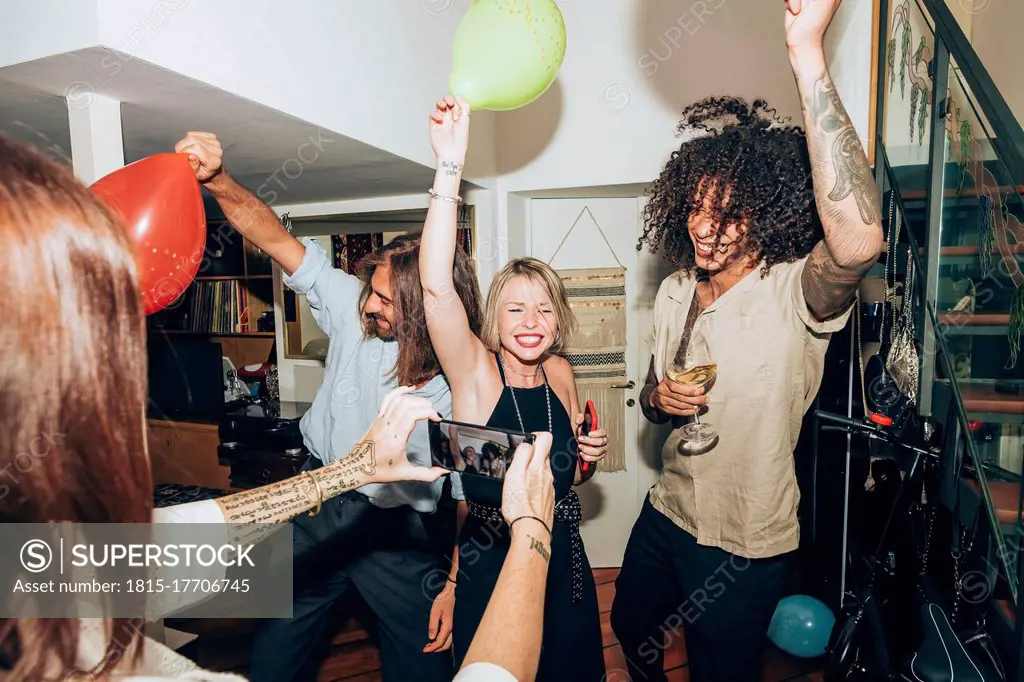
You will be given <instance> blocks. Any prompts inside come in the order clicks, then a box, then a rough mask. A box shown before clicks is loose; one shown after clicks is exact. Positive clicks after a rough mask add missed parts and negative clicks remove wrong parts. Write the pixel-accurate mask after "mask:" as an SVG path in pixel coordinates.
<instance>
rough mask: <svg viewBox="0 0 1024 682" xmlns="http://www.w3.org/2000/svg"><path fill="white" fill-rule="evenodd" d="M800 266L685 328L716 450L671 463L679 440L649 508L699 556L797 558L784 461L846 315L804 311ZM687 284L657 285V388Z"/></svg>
mask: <svg viewBox="0 0 1024 682" xmlns="http://www.w3.org/2000/svg"><path fill="white" fill-rule="evenodd" d="M806 261H807V259H806V258H803V259H801V260H799V261H796V262H795V263H783V264H779V265H775V266H773V267H772V268H771V270H770V271H769V272H768V275H767V276H766V277H764V278H762V277H761V267H760V266H759V267H757V268H756V269H755V270H753V271H752V272H751V273H750V274H748V275H747V276H746V277H745V278H744V279H742V280H740V281H739V282H738V283H736V284H735V285H734V286H733V287H732V288H731V289H729V290H728V291H726V292H725V294H723V295H722V296H721V297H719V298H718V300H716V301H715V302H714V303H712V304H711V305H710V306H709V307H708V308H707V309H706V310H705V311H703V312H702V313H701V314H700V316H699V317H698V318H697V319H696V321H695V322H694V330H696V329H702V330H703V333H704V334H705V337H706V338H707V339H708V341H709V345H710V348H711V354H712V355H713V356H714V359H715V361H716V362H717V363H718V377H717V379H716V380H715V383H714V385H713V386H712V387H711V389H710V390H709V391H708V398H709V404H708V411H707V413H706V414H704V415H702V419H704V420H705V421H707V422H709V423H711V424H713V425H714V426H715V427H716V428H717V429H718V433H719V442H718V445H716V446H715V448H714V449H713V450H711V451H710V452H707V453H704V454H701V455H681V454H679V452H678V449H677V448H678V445H679V430H678V429H676V430H674V431H673V432H672V434H671V435H670V436H669V438H668V440H667V441H666V442H665V445H664V447H663V448H662V461H663V469H662V474H661V477H660V478H659V479H658V482H657V484H655V486H654V488H653V489H652V490H651V503H652V504H653V505H654V507H655V508H656V509H657V510H658V511H660V512H661V513H662V514H664V515H665V516H667V517H668V518H669V519H671V520H672V521H673V522H674V523H675V524H676V525H678V526H679V527H681V528H683V529H684V530H686V531H687V532H688V533H690V534H691V535H693V536H695V537H696V538H697V542H698V544H701V545H709V546H712V547H720V548H721V549H724V550H726V551H728V552H731V553H733V554H737V555H739V556H743V557H748V558H752V559H755V558H763V557H771V556H776V555H778V554H783V553H785V552H789V551H792V550H794V549H796V548H797V545H798V544H799V540H800V526H799V524H798V522H797V516H796V511H797V503H798V502H799V500H800V491H799V489H798V488H797V483H796V472H795V469H794V464H793V450H794V449H795V447H796V443H797V438H798V437H799V435H800V426H801V423H802V421H803V415H804V413H805V412H806V411H807V409H808V408H809V407H810V405H811V402H812V401H813V400H814V396H815V395H816V394H817V392H818V388H819V386H820V384H821V376H822V372H823V369H824V363H825V351H826V349H827V348H828V342H829V338H830V336H831V333H832V332H835V331H839V330H840V329H842V328H843V327H844V326H845V325H846V321H847V319H848V318H849V316H850V311H851V310H852V306H851V308H850V309H849V310H846V311H845V312H844V313H843V314H842V315H840V316H838V317H835V318H833V319H830V320H827V321H825V322H819V321H818V320H816V319H815V318H814V316H813V315H812V314H811V312H810V310H809V309H808V308H807V302H806V301H805V300H804V294H803V288H802V287H801V284H800V278H801V274H802V272H803V269H804V264H805V263H806ZM695 283H696V280H695V279H694V278H693V277H692V276H691V275H688V274H687V273H686V272H684V271H679V272H676V273H674V274H672V275H670V276H669V277H668V278H666V279H665V281H663V282H662V284H661V288H660V289H659V290H658V296H657V298H656V299H655V303H654V326H653V330H652V332H651V336H650V337H649V339H648V342H649V344H650V348H651V353H652V355H653V358H654V372H655V374H656V376H657V378H658V380H659V381H660V380H661V379H662V378H663V377H664V376H665V367H666V366H667V364H668V363H669V362H670V361H671V359H672V358H673V357H674V356H675V354H676V350H677V349H678V347H679V340H680V337H681V336H682V333H683V328H684V326H685V324H686V317H687V313H688V311H689V308H690V303H691V301H692V297H693V295H694V290H695V287H694V285H695Z"/></svg>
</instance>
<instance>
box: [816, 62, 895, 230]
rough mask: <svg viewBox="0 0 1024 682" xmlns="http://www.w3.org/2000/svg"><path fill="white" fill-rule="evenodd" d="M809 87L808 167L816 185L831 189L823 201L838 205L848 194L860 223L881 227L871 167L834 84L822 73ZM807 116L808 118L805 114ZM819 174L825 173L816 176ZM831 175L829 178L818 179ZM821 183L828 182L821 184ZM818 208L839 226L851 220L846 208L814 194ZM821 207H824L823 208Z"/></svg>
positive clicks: (851, 217)
mask: <svg viewBox="0 0 1024 682" xmlns="http://www.w3.org/2000/svg"><path fill="white" fill-rule="evenodd" d="M810 87H811V92H810V93H809V95H810V100H811V104H812V106H811V111H810V112H806V106H805V118H809V119H813V122H812V121H807V128H808V130H807V132H808V143H809V144H810V146H811V164H812V172H813V173H814V180H815V185H819V184H824V185H825V186H827V187H830V188H831V189H830V191H829V192H828V194H827V195H825V196H826V198H827V199H828V202H833V203H834V204H838V203H839V202H842V201H843V200H844V199H846V198H847V197H849V196H850V195H851V194H852V195H853V197H854V201H855V202H856V205H857V210H858V213H859V214H860V219H861V222H862V223H863V224H864V225H880V224H881V216H882V213H881V207H880V206H879V202H878V193H877V190H876V189H875V182H874V178H873V177H872V175H871V168H870V166H868V159H867V156H866V155H865V154H864V148H863V146H861V143H860V138H858V137H857V131H856V129H854V127H853V123H852V122H851V121H850V117H849V116H848V115H847V113H846V109H845V108H844V107H843V102H842V100H840V99H839V92H838V91H837V90H836V86H835V83H833V82H832V79H831V78H829V76H828V74H825V75H823V76H821V77H819V78H817V79H816V80H815V81H814V83H813V85H811V86H810ZM807 113H809V114H810V116H808V115H807ZM819 171H825V172H824V173H819ZM823 175H825V176H831V178H826V177H821V176H823ZM821 180H828V181H827V182H825V183H821V182H819V181H821ZM816 198H818V205H819V207H821V208H823V209H824V210H822V211H821V212H822V214H823V217H824V215H825V214H831V215H832V216H833V217H834V218H837V219H839V222H840V224H841V223H844V222H849V221H851V220H852V219H853V218H854V216H852V215H850V211H849V208H848V207H840V206H837V205H831V206H830V205H829V204H828V203H827V202H823V201H822V198H821V196H820V195H819V194H818V193H817V192H816ZM823 204H824V205H823Z"/></svg>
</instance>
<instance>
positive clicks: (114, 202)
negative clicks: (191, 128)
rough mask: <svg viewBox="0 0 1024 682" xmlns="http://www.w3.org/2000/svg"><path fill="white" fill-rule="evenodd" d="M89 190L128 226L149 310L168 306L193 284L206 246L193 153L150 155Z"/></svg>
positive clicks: (109, 176) (204, 221)
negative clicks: (191, 164)
mask: <svg viewBox="0 0 1024 682" xmlns="http://www.w3.org/2000/svg"><path fill="white" fill-rule="evenodd" d="M90 189H91V190H92V192H93V193H94V194H95V195H96V196H97V197H99V198H100V200H101V201H103V203H105V204H106V205H107V206H108V207H109V208H110V209H111V210H113V211H114V212H115V213H117V214H118V215H119V216H121V220H123V221H124V224H125V226H126V227H127V228H128V234H129V236H130V237H131V240H132V243H134V245H135V265H136V268H137V269H138V271H139V288H140V289H142V301H143V304H144V306H145V310H146V314H147V315H152V314H153V313H155V312H158V311H160V310H163V309H164V308H166V307H167V306H169V305H170V304H171V303H173V302H174V301H175V300H177V298H178V297H179V296H181V294H182V292H183V291H185V289H187V288H188V286H189V284H191V283H192V280H193V278H195V276H196V272H198V270H199V263H200V262H201V261H202V259H203V249H204V247H205V246H206V212H205V210H204V209H203V196H202V192H201V191H200V190H199V182H198V181H197V180H196V176H195V174H194V173H193V172H192V167H191V166H190V165H189V162H188V155H187V154H156V155H155V156H150V157H148V158H145V159H142V160H141V161H136V162H135V163H133V164H131V165H129V166H125V167H124V168H122V169H120V170H116V171H114V172H113V173H111V174H110V175H107V176H104V177H102V178H100V179H99V180H97V181H96V182H95V183H93V185H92V187H90Z"/></svg>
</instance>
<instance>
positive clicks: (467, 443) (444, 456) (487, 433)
mask: <svg viewBox="0 0 1024 682" xmlns="http://www.w3.org/2000/svg"><path fill="white" fill-rule="evenodd" d="M429 429H430V452H431V455H432V457H433V459H434V464H435V465H437V466H441V467H444V468H445V469H448V470H450V471H458V472H460V473H462V474H471V475H476V476H482V477H484V478H492V479H497V480H502V479H504V478H505V472H506V471H508V468H509V466H510V465H511V464H512V456H513V455H514V454H515V451H516V448H517V447H519V445H520V444H521V443H532V442H533V440H534V437H533V434H529V433H520V432H517V431H506V430H504V429H495V428H491V427H487V426H479V425H475V424H463V423H461V422H453V421H448V420H443V421H440V422H430V424H429Z"/></svg>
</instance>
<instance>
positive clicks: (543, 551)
mask: <svg viewBox="0 0 1024 682" xmlns="http://www.w3.org/2000/svg"><path fill="white" fill-rule="evenodd" d="M526 537H528V538H530V549H532V550H533V551H535V552H536V553H537V554H540V556H541V558H542V559H544V562H545V563H547V562H548V561H550V560H551V554H550V552H548V549H547V547H545V546H544V543H543V542H541V541H540V540H538V539H537V538H535V537H533V536H532V535H527V536H526Z"/></svg>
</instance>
